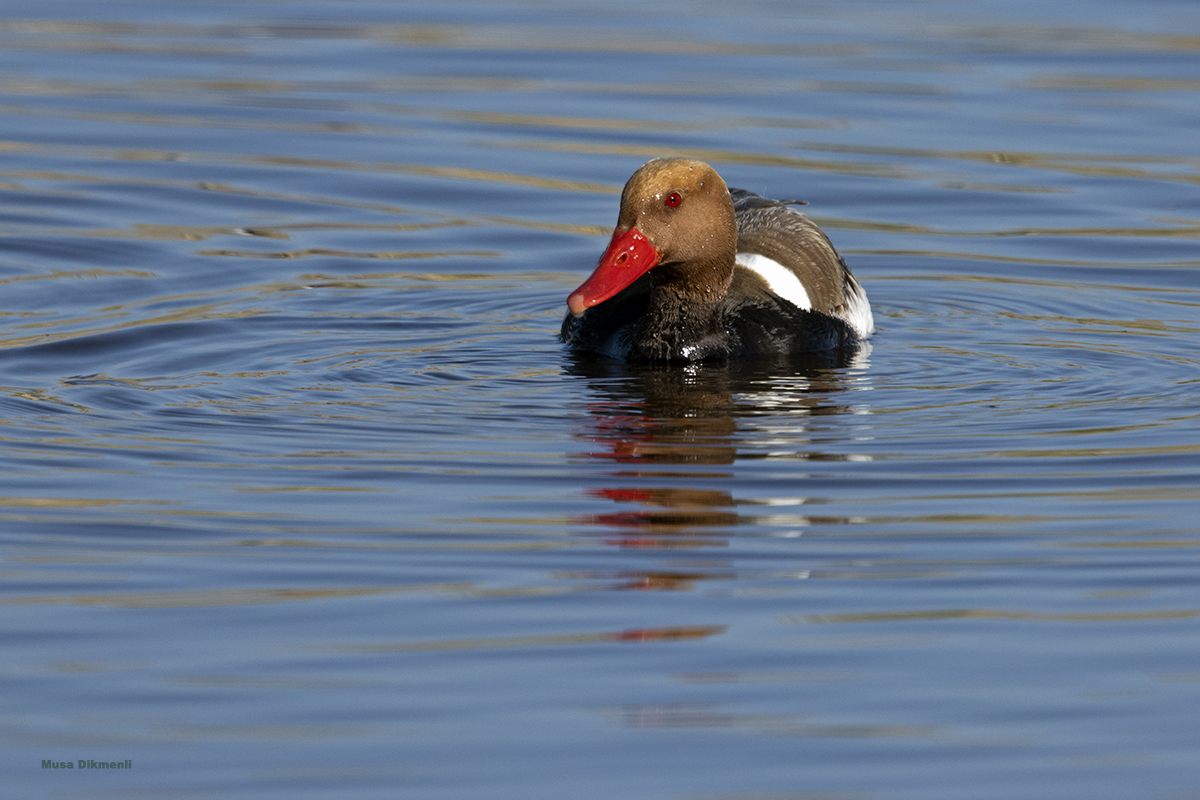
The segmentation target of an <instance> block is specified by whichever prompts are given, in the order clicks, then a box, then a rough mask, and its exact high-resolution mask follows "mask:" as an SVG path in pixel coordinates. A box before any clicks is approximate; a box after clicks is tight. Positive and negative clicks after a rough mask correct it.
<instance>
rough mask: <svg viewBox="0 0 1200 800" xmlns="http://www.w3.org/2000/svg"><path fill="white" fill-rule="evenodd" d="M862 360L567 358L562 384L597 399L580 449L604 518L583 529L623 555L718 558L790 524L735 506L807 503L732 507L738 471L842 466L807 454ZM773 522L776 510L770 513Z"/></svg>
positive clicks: (647, 578)
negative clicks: (768, 462) (703, 551)
mask: <svg viewBox="0 0 1200 800" xmlns="http://www.w3.org/2000/svg"><path fill="white" fill-rule="evenodd" d="M866 357H867V354H866V353H865V352H863V351H862V350H860V351H857V352H851V353H845V352H830V353H823V354H805V355H803V356H789V357H784V358H779V359H772V360H769V361H756V362H754V363H747V364H720V365H717V364H714V365H705V364H697V365H688V366H679V365H673V366H672V365H632V364H622V363H616V362H612V361H608V360H602V359H598V358H594V357H589V356H586V355H572V356H570V360H569V361H568V363H567V365H566V371H567V373H568V374H570V375H574V376H577V377H581V378H586V379H587V380H588V381H589V384H590V388H591V391H592V392H593V393H594V395H595V399H594V400H593V401H592V402H591V403H590V404H589V406H588V410H589V412H590V415H589V416H588V417H587V418H586V419H585V420H584V422H583V423H582V425H581V426H580V430H579V431H578V434H577V438H578V439H579V440H580V441H583V442H586V443H588V445H589V447H590V449H588V450H587V451H586V452H584V453H583V454H581V457H583V458H587V459H594V460H597V461H601V462H607V463H608V464H609V465H610V466H611V468H610V469H607V470H599V471H597V473H596V479H597V482H598V483H600V484H601V485H599V486H596V487H594V488H592V489H590V490H589V493H590V494H591V495H593V496H595V497H602V498H606V499H608V500H611V501H612V502H613V503H614V504H615V505H616V508H614V509H613V510H612V511H610V512H606V513H600V514H594V515H591V516H588V517H585V518H583V519H581V520H580V521H582V522H585V523H589V524H592V525H596V526H599V527H601V528H603V529H606V531H610V532H612V533H615V534H616V535H615V536H614V537H612V538H609V539H607V541H609V542H610V543H612V544H614V545H618V546H622V547H653V548H698V547H723V546H725V545H726V544H727V541H728V539H729V537H731V536H735V535H738V533H739V529H748V528H750V527H753V526H762V525H770V526H772V527H775V528H778V527H779V526H780V524H781V522H780V520H783V521H784V523H783V524H787V523H790V524H794V525H795V526H796V527H801V526H803V525H804V524H806V522H807V521H806V519H805V518H803V517H797V516H796V515H779V514H774V515H770V516H762V515H756V514H745V513H741V512H739V511H738V508H739V506H741V507H745V506H784V505H786V506H791V505H801V504H804V503H806V502H808V499H807V498H804V497H787V498H761V497H758V498H755V497H746V498H742V499H739V498H738V497H735V496H734V493H733V491H732V488H733V487H734V486H735V485H746V486H747V487H749V486H751V485H752V484H753V479H748V478H747V476H745V475H742V476H740V477H737V480H736V481H735V476H736V475H737V465H738V463H739V462H746V461H749V460H753V459H772V458H775V459H781V460H795V461H806V460H834V459H848V458H849V456H845V455H839V454H836V453H830V452H827V451H825V450H822V449H820V448H819V447H818V446H817V445H815V444H813V442H812V439H811V435H810V428H811V427H812V425H813V420H814V419H815V418H816V417H820V416H824V415H837V414H846V413H850V412H851V411H853V410H854V409H852V407H851V406H850V405H849V404H848V403H847V402H846V401H847V398H848V395H847V394H846V390H847V389H848V388H850V387H851V386H852V385H854V384H861V383H862V381H864V380H865V376H864V370H863V368H864V367H865V366H866ZM776 510H778V509H776ZM720 574H721V573H720V571H718V572H717V573H715V574H714V573H713V572H712V571H710V570H705V571H699V572H696V573H694V574H693V573H671V574H651V573H639V574H629V575H623V576H620V577H621V578H622V579H623V580H624V581H625V585H627V586H628V587H629V588H646V589H677V588H690V586H691V585H692V584H693V583H694V582H695V581H696V580H699V579H701V578H706V577H707V578H712V577H719V575H720Z"/></svg>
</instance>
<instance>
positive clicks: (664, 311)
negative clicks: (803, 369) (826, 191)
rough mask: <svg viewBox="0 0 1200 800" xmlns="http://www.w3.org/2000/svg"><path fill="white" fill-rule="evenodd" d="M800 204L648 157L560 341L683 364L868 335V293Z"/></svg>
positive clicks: (695, 165) (576, 296)
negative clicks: (798, 207)
mask: <svg viewBox="0 0 1200 800" xmlns="http://www.w3.org/2000/svg"><path fill="white" fill-rule="evenodd" d="M796 202H797V201H778V200H769V199H767V198H765V197H761V196H759V195H757V194H754V193H753V192H747V191H743V190H741V189H729V188H728V187H727V186H726V185H725V181H724V180H722V179H721V176H720V175H718V174H717V172H716V170H714V169H713V168H712V167H711V166H709V165H708V164H706V163H704V162H703V161H696V160H692V159H685V158H659V159H654V160H653V161H650V162H648V163H646V164H644V165H643V166H642V167H641V168H640V169H638V171H637V172H635V173H634V174H633V177H631V178H630V179H629V182H628V183H626V184H625V190H624V191H623V192H622V193H621V210H620V213H619V215H618V216H617V227H616V230H615V231H614V232H613V236H612V241H611V242H610V243H609V245H608V249H607V250H605V251H604V255H602V256H601V257H600V263H599V265H598V266H597V267H596V270H595V272H593V273H592V275H591V277H589V278H588V279H587V280H586V281H584V283H583V285H582V286H580V287H579V288H578V289H576V290H575V291H574V292H572V293H571V295H570V296H569V297H568V298H567V308H568V309H569V310H570V311H569V313H568V314H567V316H566V318H565V319H564V320H563V325H562V332H561V338H562V340H563V341H564V342H566V343H567V344H568V345H569V346H571V347H572V348H574V349H577V350H581V351H590V352H595V353H600V354H603V355H608V356H612V357H616V358H620V359H624V360H627V361H648V362H666V361H684V362H688V361H706V360H722V359H729V358H737V357H749V356H756V355H771V354H787V353H803V352H814V351H820V350H829V349H834V348H840V347H847V346H853V345H855V344H856V343H858V342H859V341H861V340H863V339H866V338H867V337H869V336H870V335H871V333H872V332H873V331H874V329H875V325H874V320H873V318H872V316H871V304H870V303H869V302H868V301H867V295H866V293H865V292H864V291H863V289H862V287H861V286H860V285H859V283H858V281H857V280H855V278H854V276H853V275H852V274H851V273H850V268H849V267H847V266H846V262H845V261H843V260H842V257H841V256H839V255H838V253H837V251H836V250H834V248H833V245H832V244H831V243H830V241H829V239H828V238H827V237H826V236H825V234H824V233H822V232H821V229H820V228H818V227H817V226H816V225H815V224H814V223H813V222H812V221H810V220H809V219H808V218H807V217H805V216H804V215H803V214H801V213H799V212H798V211H795V210H793V209H792V208H791V205H793V204H795V203H796Z"/></svg>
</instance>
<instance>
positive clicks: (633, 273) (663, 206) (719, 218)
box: [567, 158, 737, 316]
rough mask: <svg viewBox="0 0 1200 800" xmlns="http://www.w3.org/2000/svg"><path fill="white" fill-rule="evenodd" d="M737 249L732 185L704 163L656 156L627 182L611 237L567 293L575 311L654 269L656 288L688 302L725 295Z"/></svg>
mask: <svg viewBox="0 0 1200 800" xmlns="http://www.w3.org/2000/svg"><path fill="white" fill-rule="evenodd" d="M736 253H737V221H736V220H735V218H734V214H733V202H732V201H731V200H730V198H729V187H727V186H726V185H725V181H723V180H721V176H720V175H718V174H717V171H716V170H714V169H713V168H712V167H710V166H709V165H708V164H706V163H704V162H703V161H695V160H692V159H687V158H656V159H654V160H653V161H650V162H647V163H646V164H644V165H643V166H642V167H641V168H640V169H639V170H638V171H637V172H635V173H633V177H631V178H630V179H629V182H628V183H626V184H625V190H624V191H623V192H622V193H621V212H620V214H619V216H618V217H617V227H616V230H615V231H613V236H612V241H611V242H610V243H609V245H608V249H607V250H605V251H604V255H602V256H601V257H600V264H599V265H598V266H597V267H596V271H595V272H593V273H592V275H591V277H589V278H588V279H587V280H586V281H584V282H583V285H582V286H580V287H579V288H578V289H576V290H575V291H574V292H572V293H571V295H570V297H568V298H567V307H568V308H570V309H571V313H572V314H574V315H575V316H579V315H580V314H582V313H583V312H584V311H586V310H587V309H589V308H591V307H592V306H594V305H597V304H598V303H603V302H604V301H605V300H608V299H609V298H610V297H613V296H614V295H616V294H617V293H618V292H620V291H621V290H622V289H624V288H626V287H627V286H629V285H630V284H632V283H633V282H634V281H636V280H637V279H638V278H640V277H641V276H642V275H645V274H646V273H647V272H650V271H651V270H653V272H651V276H650V277H651V280H652V281H653V283H654V285H655V286H656V287H661V288H664V289H667V290H669V291H672V292H675V293H676V294H678V295H679V296H680V298H681V299H683V300H687V301H700V302H705V301H708V302H712V301H716V300H719V299H720V298H721V297H724V296H725V291H726V290H727V289H728V288H729V282H730V280H731V279H732V277H733V264H734V257H735V255H736Z"/></svg>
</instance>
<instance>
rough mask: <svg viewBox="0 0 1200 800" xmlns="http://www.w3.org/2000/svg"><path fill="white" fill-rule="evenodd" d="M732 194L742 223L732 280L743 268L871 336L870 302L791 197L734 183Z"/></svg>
mask: <svg viewBox="0 0 1200 800" xmlns="http://www.w3.org/2000/svg"><path fill="white" fill-rule="evenodd" d="M729 194H730V196H731V197H732V199H733V208H734V212H735V214H736V216H737V227H738V241H737V266H738V269H737V270H736V271H735V275H734V280H735V281H737V280H738V277H739V275H738V273H742V274H741V276H740V277H741V278H742V280H743V281H744V282H748V283H750V284H754V283H757V282H758V281H761V282H762V283H763V284H765V285H766V286H767V287H768V288H769V290H770V291H771V292H772V293H773V294H775V295H777V296H779V297H781V298H783V299H785V300H789V301H790V302H792V303H793V304H795V305H796V306H797V307H798V308H800V309H802V310H806V311H816V312H818V313H820V314H827V315H830V316H833V317H836V318H838V319H840V320H842V321H844V322H846V323H847V324H848V325H850V327H851V328H852V329H853V330H854V332H855V333H856V334H857V336H858V337H859V338H866V337H867V336H870V335H871V333H872V332H873V331H874V329H875V324H874V319H873V317H872V314H871V305H870V303H869V302H868V301H867V296H866V293H865V292H864V291H863V290H862V287H861V286H859V284H858V281H857V280H855V278H854V275H853V274H852V273H851V272H850V268H849V267H847V266H846V262H845V261H844V260H843V259H842V257H841V256H840V255H838V252H837V250H835V249H834V247H833V244H832V243H831V242H830V241H829V237H827V236H826V235H825V234H824V233H823V232H822V231H821V229H820V228H818V227H817V225H816V224H815V223H814V222H812V220H810V219H809V218H808V217H806V216H804V215H803V214H801V213H800V212H798V211H796V210H794V209H793V208H791V202H789V201H778V200H770V199H767V198H765V197H762V196H760V195H757V194H754V193H753V192H748V191H746V190H744V189H733V188H731V189H730V190H729ZM793 202H794V201H793ZM755 279H757V281H756V280H755ZM731 289H732V287H731Z"/></svg>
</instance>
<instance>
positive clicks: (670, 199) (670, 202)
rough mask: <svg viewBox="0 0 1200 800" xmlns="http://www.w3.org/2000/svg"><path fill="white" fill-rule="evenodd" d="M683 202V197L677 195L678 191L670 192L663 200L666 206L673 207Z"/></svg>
mask: <svg viewBox="0 0 1200 800" xmlns="http://www.w3.org/2000/svg"><path fill="white" fill-rule="evenodd" d="M682 202H683V198H682V197H680V196H679V192H671V193H670V194H669V195H667V199H666V200H664V201H663V203H664V204H665V205H666V207H667V208H675V207H676V206H678V205H679V204H680V203H682Z"/></svg>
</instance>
